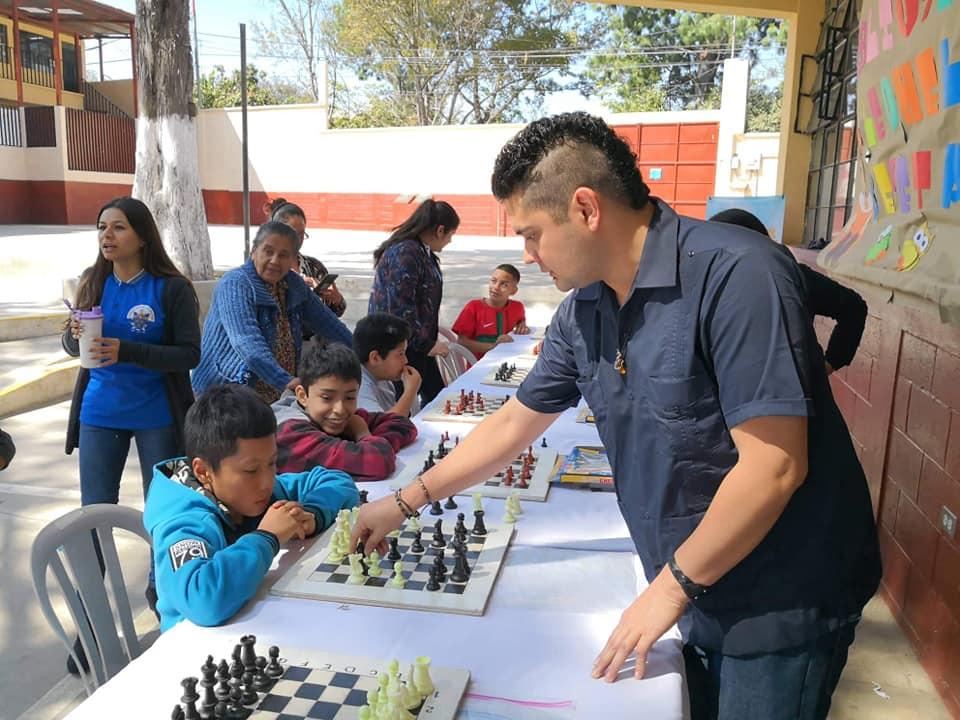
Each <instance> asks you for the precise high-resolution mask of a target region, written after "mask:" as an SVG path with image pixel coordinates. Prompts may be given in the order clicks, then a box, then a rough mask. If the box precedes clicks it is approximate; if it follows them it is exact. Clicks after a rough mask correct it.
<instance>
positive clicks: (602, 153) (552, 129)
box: [491, 112, 650, 223]
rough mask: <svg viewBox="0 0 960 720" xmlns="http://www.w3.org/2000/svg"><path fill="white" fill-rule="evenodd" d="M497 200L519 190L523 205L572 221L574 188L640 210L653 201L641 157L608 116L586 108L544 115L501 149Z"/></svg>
mask: <svg viewBox="0 0 960 720" xmlns="http://www.w3.org/2000/svg"><path fill="white" fill-rule="evenodd" d="M491 185H492V188H493V194H494V196H495V197H496V198H497V200H501V201H503V200H506V199H508V198H510V197H512V196H514V195H516V194H517V193H519V194H520V196H521V197H522V198H523V205H524V207H526V208H530V209H532V210H545V211H546V212H547V213H549V214H550V217H551V218H552V219H553V220H554V222H557V223H565V222H566V221H567V208H568V206H569V203H570V198H571V196H572V195H573V192H574V190H576V189H577V188H578V187H588V188H591V189H593V190H595V191H596V192H598V193H601V194H603V195H606V196H607V197H609V198H612V199H613V200H616V201H617V202H619V203H622V204H623V205H626V206H628V207H631V208H633V209H635V210H639V209H641V208H643V207H644V206H645V205H646V204H647V202H648V200H649V199H650V188H649V187H647V185H646V183H644V182H643V177H642V176H641V175H640V170H639V169H638V168H637V156H636V155H634V154H633V151H632V150H631V149H630V146H629V145H628V144H627V143H626V141H625V140H623V138H621V137H620V136H618V135H617V134H616V133H615V132H614V131H613V128H611V127H610V126H609V125H607V124H606V123H605V122H604V121H603V120H601V119H600V118H598V117H594V116H593V115H589V114H588V113H585V112H572V113H563V114H561V115H554V116H552V117H545V118H541V119H540V120H536V121H534V122H532V123H530V124H529V125H527V126H526V127H525V128H524V129H523V130H521V131H520V132H519V133H517V134H516V135H515V136H514V137H513V138H512V139H511V140H510V141H509V142H508V143H507V144H506V145H504V146H503V149H502V150H501V151H500V154H499V155H498V156H497V161H496V163H495V164H494V167H493V178H492V180H491Z"/></svg>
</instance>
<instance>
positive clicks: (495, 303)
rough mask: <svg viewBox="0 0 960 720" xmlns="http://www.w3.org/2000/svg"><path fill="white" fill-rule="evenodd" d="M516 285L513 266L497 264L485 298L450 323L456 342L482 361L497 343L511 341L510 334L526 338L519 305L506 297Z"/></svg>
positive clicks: (520, 304)
mask: <svg viewBox="0 0 960 720" xmlns="http://www.w3.org/2000/svg"><path fill="white" fill-rule="evenodd" d="M519 286H520V271H519V270H517V269H516V268H515V267H514V266H513V265H510V264H507V263H504V264H503V265H497V267H496V269H495V270H494V271H493V275H491V276H490V286H489V290H488V296H487V297H485V298H480V299H478V300H471V301H470V302H468V303H467V305H466V307H464V308H463V310H461V311H460V316H459V317H458V318H457V321H456V322H455V323H454V324H453V331H454V332H455V333H456V334H457V342H458V343H460V344H461V345H463V346H464V347H465V348H467V349H468V350H469V351H470V352H472V353H473V354H474V355H476V356H477V359H479V358H482V357H483V356H484V354H486V353H487V351H489V350H491V349H492V348H493V347H494V346H496V345H499V344H500V343H505V342H513V338H512V337H510V333H517V334H518V335H526V334H527V333H529V332H530V328H528V327H527V323H526V315H525V313H524V310H523V303H520V302H518V301H516V300H511V299H510V298H511V297H512V296H514V295H516V294H517V290H519Z"/></svg>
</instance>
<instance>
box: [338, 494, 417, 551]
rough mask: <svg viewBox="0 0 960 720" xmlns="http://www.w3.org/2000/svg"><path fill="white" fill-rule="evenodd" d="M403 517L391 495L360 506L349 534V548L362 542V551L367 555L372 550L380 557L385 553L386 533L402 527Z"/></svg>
mask: <svg viewBox="0 0 960 720" xmlns="http://www.w3.org/2000/svg"><path fill="white" fill-rule="evenodd" d="M403 521H404V517H403V513H402V512H400V508H399V507H398V506H397V501H396V499H395V498H394V496H393V495H387V496H386V497H382V498H380V499H379V500H374V501H373V502H368V503H366V504H365V505H361V506H360V514H359V515H358V516H357V522H356V524H355V525H354V526H353V532H351V533H350V545H349V547H351V548H355V547H356V546H357V543H358V542H363V551H364V552H365V553H367V554H369V553H370V551H371V550H373V549H374V548H376V549H377V552H379V553H380V555H381V556H383V555H385V554H386V553H387V541H386V537H387V533H388V532H392V531H393V530H396V529H398V528H399V527H400V526H401V525H403Z"/></svg>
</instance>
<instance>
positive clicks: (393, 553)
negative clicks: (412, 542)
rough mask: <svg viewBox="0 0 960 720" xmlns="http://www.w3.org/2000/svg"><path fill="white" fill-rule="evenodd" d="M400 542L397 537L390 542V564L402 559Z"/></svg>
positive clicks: (388, 558)
mask: <svg viewBox="0 0 960 720" xmlns="http://www.w3.org/2000/svg"><path fill="white" fill-rule="evenodd" d="M399 541H400V539H399V538H397V537H392V538H390V539H389V541H388V542H389V543H390V551H389V552H388V553H387V560H389V561H390V562H394V561H395V560H399V559H400V558H401V557H402V556H401V555H400V551H399V550H398V549H397V543H398V542H399Z"/></svg>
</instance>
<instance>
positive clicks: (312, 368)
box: [297, 338, 360, 395]
mask: <svg viewBox="0 0 960 720" xmlns="http://www.w3.org/2000/svg"><path fill="white" fill-rule="evenodd" d="M330 376H333V377H337V378H340V379H341V380H356V381H357V382H360V361H359V360H358V359H357V356H356V354H355V353H354V352H353V350H351V349H350V348H349V347H347V346H346V345H344V344H343V343H339V342H327V341H325V340H317V339H316V338H314V339H312V340H311V341H310V342H308V343H307V344H306V345H305V346H304V348H303V355H302V356H301V358H300V371H299V372H298V373H297V377H298V378H300V384H301V385H303V389H304V390H306V391H307V394H308V395H309V394H310V386H311V385H313V384H314V383H315V382H316V381H317V380H319V379H320V378H322V377H330Z"/></svg>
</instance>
